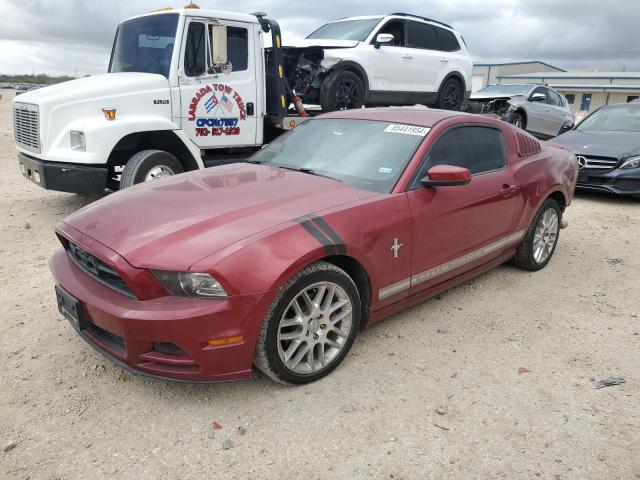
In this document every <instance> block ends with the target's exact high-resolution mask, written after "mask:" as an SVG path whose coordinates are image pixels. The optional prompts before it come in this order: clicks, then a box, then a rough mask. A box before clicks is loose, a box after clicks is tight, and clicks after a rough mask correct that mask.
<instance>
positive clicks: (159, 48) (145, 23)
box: [109, 13, 179, 78]
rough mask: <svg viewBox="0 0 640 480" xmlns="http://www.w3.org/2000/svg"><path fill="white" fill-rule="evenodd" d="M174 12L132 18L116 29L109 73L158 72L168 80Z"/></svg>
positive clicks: (175, 18) (174, 38)
mask: <svg viewBox="0 0 640 480" xmlns="http://www.w3.org/2000/svg"><path fill="white" fill-rule="evenodd" d="M178 18H179V15H178V14H177V13H168V14H167V13H165V14H161V15H149V16H147V17H139V18H134V19H133V20H129V21H127V22H124V23H122V24H121V25H120V26H119V27H118V32H117V33H116V40H115V42H114V44H113V52H112V53H111V63H110V65H109V72H111V73H115V72H143V73H159V74H160V75H164V76H165V77H167V78H168V77H169V67H170V66H171V55H172V54H173V46H174V44H175V40H176V29H177V27H178Z"/></svg>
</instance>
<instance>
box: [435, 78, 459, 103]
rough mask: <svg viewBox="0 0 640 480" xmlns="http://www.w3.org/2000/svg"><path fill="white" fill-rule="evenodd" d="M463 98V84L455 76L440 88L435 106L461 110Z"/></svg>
mask: <svg viewBox="0 0 640 480" xmlns="http://www.w3.org/2000/svg"><path fill="white" fill-rule="evenodd" d="M463 99H464V92H463V91H462V85H460V82H459V81H458V80H456V79H455V78H450V79H449V80H447V81H446V82H444V84H443V85H442V87H441V88H440V93H439V94H438V100H437V101H436V105H435V106H436V108H440V109H442V110H460V108H461V107H462V101H463Z"/></svg>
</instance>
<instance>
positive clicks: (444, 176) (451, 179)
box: [420, 165, 471, 187]
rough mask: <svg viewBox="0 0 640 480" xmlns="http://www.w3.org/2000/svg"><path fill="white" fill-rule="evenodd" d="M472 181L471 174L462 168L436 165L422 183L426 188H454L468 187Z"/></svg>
mask: <svg viewBox="0 0 640 480" xmlns="http://www.w3.org/2000/svg"><path fill="white" fill-rule="evenodd" d="M470 181H471V172H470V171H469V170H468V169H466V168H462V167H454V166H453V165H436V166H434V167H431V168H430V169H429V171H428V172H427V176H426V177H424V178H423V179H422V180H420V182H421V183H422V185H424V186H425V187H453V186H456V185H466V184H467V183H469V182H470Z"/></svg>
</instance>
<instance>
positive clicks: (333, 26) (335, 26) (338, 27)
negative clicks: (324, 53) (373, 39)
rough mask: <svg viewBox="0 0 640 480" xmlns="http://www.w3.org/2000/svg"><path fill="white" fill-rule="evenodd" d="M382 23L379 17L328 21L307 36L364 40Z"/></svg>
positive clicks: (326, 38)
mask: <svg viewBox="0 0 640 480" xmlns="http://www.w3.org/2000/svg"><path fill="white" fill-rule="evenodd" d="M378 23H380V19H379V18H369V19H366V20H342V21H339V22H331V23H326V24H325V25H323V26H322V27H320V28H319V29H318V30H316V31H315V32H313V33H312V34H311V35H309V36H308V37H307V38H323V39H325V40H357V41H358V42H364V40H365V39H366V38H367V37H368V36H369V34H370V33H371V30H373V27H375V26H376V25H377V24H378Z"/></svg>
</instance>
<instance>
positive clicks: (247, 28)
mask: <svg viewBox="0 0 640 480" xmlns="http://www.w3.org/2000/svg"><path fill="white" fill-rule="evenodd" d="M217 24H218V22H217V21H216V20H212V19H202V18H190V19H188V20H187V24H186V25H185V29H184V32H185V33H184V38H183V42H182V45H183V48H182V52H181V56H180V74H179V83H180V100H181V102H180V103H181V111H180V113H179V116H180V120H181V123H182V128H183V130H184V131H185V133H186V134H187V135H188V136H189V138H191V140H193V142H194V143H195V144H196V145H197V146H198V147H200V148H202V149H209V148H216V147H239V146H254V145H256V131H257V116H256V108H255V106H256V99H257V82H256V65H257V62H256V61H255V59H256V54H257V52H255V48H256V43H255V42H254V41H253V38H254V35H256V28H257V26H256V25H254V24H251V23H244V22H233V21H227V20H220V22H219V24H220V25H223V26H226V44H227V45H226V48H227V58H228V61H229V63H230V65H231V72H230V73H223V68H222V66H215V65H213V61H212V59H213V57H214V52H215V51H216V49H219V48H224V45H215V44H214V43H215V42H214V40H213V39H214V35H213V27H214V25H217ZM227 72H228V70H227Z"/></svg>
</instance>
